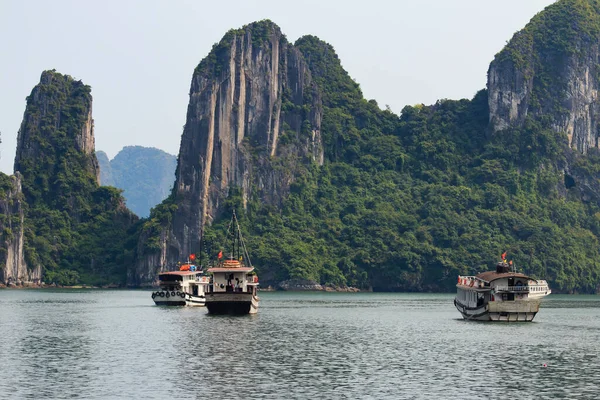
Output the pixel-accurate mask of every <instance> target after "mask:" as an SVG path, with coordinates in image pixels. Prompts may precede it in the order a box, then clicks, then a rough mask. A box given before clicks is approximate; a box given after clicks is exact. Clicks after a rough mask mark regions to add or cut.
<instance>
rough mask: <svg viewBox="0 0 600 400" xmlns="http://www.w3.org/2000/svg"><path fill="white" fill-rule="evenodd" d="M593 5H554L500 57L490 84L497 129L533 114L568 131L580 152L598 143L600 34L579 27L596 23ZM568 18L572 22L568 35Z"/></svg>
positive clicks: (492, 125) (517, 123) (493, 123)
mask: <svg viewBox="0 0 600 400" xmlns="http://www.w3.org/2000/svg"><path fill="white" fill-rule="evenodd" d="M590 7H592V6H591V5H589V4H586V3H585V2H581V1H575V0H573V1H560V2H557V3H556V4H553V5H551V6H549V7H548V8H547V9H546V10H545V11H544V12H542V13H540V14H538V15H537V16H536V17H534V18H533V19H532V21H531V22H530V23H529V24H528V25H527V26H526V27H525V29H523V30H522V31H520V32H518V33H517V34H515V36H514V37H513V38H512V40H511V41H510V42H509V44H508V45H507V46H506V47H505V48H504V49H503V50H502V51H501V52H500V53H498V54H497V55H496V57H495V59H494V61H493V62H492V63H491V65H490V68H489V70H488V82H487V87H488V96H489V98H488V103H489V109H490V128H491V131H492V132H498V131H501V130H504V129H507V128H509V127H519V126H521V125H522V124H523V123H524V122H525V119H526V118H527V117H528V116H529V117H531V118H533V119H534V120H537V121H543V123H544V124H546V126H547V127H549V128H551V129H553V130H555V131H556V132H561V133H565V134H566V135H567V137H568V140H569V145H570V147H571V148H573V149H575V150H577V151H579V152H580V153H586V152H587V150H588V149H589V148H590V147H598V135H599V131H600V104H599V103H598V87H599V77H600V68H599V64H598V60H599V59H600V48H599V40H600V37H590V34H589V33H588V32H587V31H585V29H586V28H580V27H586V26H588V25H592V24H597V21H590V19H599V18H598V14H597V12H596V11H594V10H592V9H589V10H588V8H590ZM565 16H568V17H569V20H570V21H571V23H572V24H573V25H572V26H571V30H565V32H566V33H565V32H563V30H561V28H560V27H561V26H563V25H564V21H563V19H564V18H565ZM580 30H581V31H580Z"/></svg>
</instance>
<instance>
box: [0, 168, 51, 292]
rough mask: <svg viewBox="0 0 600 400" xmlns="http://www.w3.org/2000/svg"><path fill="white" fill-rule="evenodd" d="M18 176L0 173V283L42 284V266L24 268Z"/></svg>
mask: <svg viewBox="0 0 600 400" xmlns="http://www.w3.org/2000/svg"><path fill="white" fill-rule="evenodd" d="M24 219H25V216H24V214H23V194H22V193H21V176H20V174H18V173H17V174H15V175H14V176H6V175H4V174H3V173H0V285H26V284H39V283H41V268H40V266H39V265H37V266H35V267H34V268H33V269H31V270H30V269H29V268H28V267H27V263H26V262H25V257H24V254H23V249H24Z"/></svg>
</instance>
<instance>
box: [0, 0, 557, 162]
mask: <svg viewBox="0 0 600 400" xmlns="http://www.w3.org/2000/svg"><path fill="white" fill-rule="evenodd" d="M553 2H554V1H553V0H501V1H499V0H395V1H393V0H360V1H358V0H295V1H287V0H264V1H258V0H255V1H252V0H229V1H215V0H210V1H200V0H196V1H191V0H187V1H184V0H180V1H177V0H171V1H166V0H164V1H151V0H122V1H112V0H101V1H100V0H98V1H75V0H51V1H42V0H39V1H33V0H26V1H17V0H0V37H1V38H2V39H1V42H0V54H1V55H0V57H1V60H2V62H1V63H0V132H2V144H0V151H1V157H2V158H1V160H0V170H2V171H3V172H5V173H12V169H13V162H14V154H15V147H16V139H17V132H18V130H19V126H20V124H21V120H22V118H23V112H24V111H25V97H26V96H28V95H29V93H30V92H31V89H32V88H33V87H34V86H35V85H36V84H37V83H38V82H39V78H40V74H41V72H42V71H43V70H46V69H53V68H55V69H56V70H57V71H58V72H61V73H63V74H69V75H71V76H73V77H75V78H77V79H81V80H82V81H83V82H84V83H86V84H88V85H90V86H91V87H92V95H93V98H94V103H93V116H94V121H95V136H96V150H104V151H105V152H106V153H108V156H109V158H112V157H114V156H115V155H116V153H118V151H119V150H120V149H121V148H122V147H123V146H127V145H142V146H150V147H157V148H160V149H163V150H165V151H167V152H169V153H171V154H175V155H176V154H177V153H178V151H179V142H180V138H181V133H182V130H183V125H184V124H185V116H186V110H187V103H188V92H189V87H190V81H191V77H192V72H193V70H194V68H195V67H196V65H197V64H198V63H199V62H200V60H201V59H202V58H204V57H205V56H206V55H207V54H208V52H209V51H210V48H211V46H212V45H213V44H214V43H215V42H218V41H219V40H220V39H221V37H222V36H223V35H224V34H225V32H227V30H229V29H231V28H238V27H241V26H242V25H245V24H247V23H250V22H252V21H256V20H260V19H265V18H269V19H271V20H272V21H274V22H275V23H277V24H278V25H279V26H280V27H281V30H282V31H283V33H284V34H286V35H287V37H288V39H289V40H290V41H292V42H293V41H295V40H296V39H297V38H298V37H300V36H302V35H305V34H313V35H316V36H318V37H319V38H321V39H322V40H325V41H326V42H329V43H330V44H332V45H333V46H334V48H335V49H336V51H337V53H338V55H339V57H340V59H341V61H342V64H343V66H344V67H345V68H346V70H347V71H348V72H349V73H350V76H352V77H353V78H354V79H355V80H356V81H357V82H358V83H360V85H361V87H362V89H363V93H364V95H365V97H367V98H368V99H375V100H377V102H378V103H379V105H380V107H382V108H384V107H385V105H386V104H387V105H389V106H390V107H391V108H392V110H393V111H395V112H396V113H400V111H401V110H402V108H403V107H404V106H405V105H407V104H411V105H413V104H417V103H424V104H431V103H434V102H435V101H436V100H437V99H440V98H448V99H459V98H465V97H466V98H471V97H472V96H473V95H474V94H475V92H477V91H478V90H479V89H482V88H484V87H485V83H486V73H487V68H488V65H489V63H490V61H491V60H492V59H493V57H494V55H495V54H496V53H497V52H498V51H500V50H501V49H502V47H503V46H504V45H505V44H506V42H507V41H508V40H509V39H510V38H511V37H512V35H513V34H514V33H515V32H516V31H517V30H519V29H521V28H522V27H523V26H525V24H526V23H527V22H528V21H529V19H531V17H533V16H534V15H535V14H536V13H537V12H539V11H541V10H542V9H543V8H544V7H546V6H547V5H549V4H551V3H553Z"/></svg>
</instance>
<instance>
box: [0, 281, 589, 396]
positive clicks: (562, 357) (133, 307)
mask: <svg viewBox="0 0 600 400" xmlns="http://www.w3.org/2000/svg"><path fill="white" fill-rule="evenodd" d="M150 295H151V292H149V291H142V290H137V291H119V290H113V291H110V290H9V289H5V290H0V398H35V399H38V398H85V399H90V398H96V399H106V398H146V399H154V398H156V399H159V398H160V399H194V398H198V399H208V398H211V399H225V398H244V399H404V398H406V399H420V398H444V399H479V398H485V399H488V398H493V399H494V398H495V399H505V398H519V399H525V398H535V399H539V398H566V399H572V398H590V399H596V398H599V396H600V395H599V393H600V355H599V350H600V297H598V296H560V295H551V296H549V297H547V298H546V299H545V300H544V301H543V303H542V308H541V309H540V312H539V313H538V315H537V316H536V318H535V320H534V322H532V323H510V324H508V323H478V322H467V321H463V320H462V318H461V317H460V314H459V313H458V311H456V309H455V308H454V305H453V295H451V294H396V293H286V292H261V293H260V298H261V303H260V308H259V312H258V314H257V315H247V316H212V315H208V314H207V313H206V309H205V308H192V307H178V308H174V307H171V308H167V307H157V306H155V305H154V303H153V302H152V299H151V296H150Z"/></svg>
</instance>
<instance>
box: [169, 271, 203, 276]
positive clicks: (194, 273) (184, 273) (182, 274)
mask: <svg viewBox="0 0 600 400" xmlns="http://www.w3.org/2000/svg"><path fill="white" fill-rule="evenodd" d="M201 273H202V271H169V272H161V273H160V274H158V276H161V275H180V276H187V275H197V274H201Z"/></svg>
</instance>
